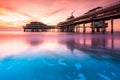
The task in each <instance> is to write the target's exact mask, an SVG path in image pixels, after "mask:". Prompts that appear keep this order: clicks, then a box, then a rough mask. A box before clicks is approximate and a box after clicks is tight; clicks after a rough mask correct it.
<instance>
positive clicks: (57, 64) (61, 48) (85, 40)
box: [0, 33, 120, 80]
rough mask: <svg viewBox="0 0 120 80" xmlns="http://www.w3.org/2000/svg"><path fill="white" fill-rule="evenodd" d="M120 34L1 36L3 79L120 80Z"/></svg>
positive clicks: (0, 75)
mask: <svg viewBox="0 0 120 80" xmlns="http://www.w3.org/2000/svg"><path fill="white" fill-rule="evenodd" d="M119 36H120V34H115V35H113V36H112V35H110V34H106V35H102V34H97V35H95V34H94V35H91V34H86V35H83V34H77V33H32V34H31V33H16V34H12V33H6V34H3V33H2V34H0V80H120V77H119V76H120V37H119Z"/></svg>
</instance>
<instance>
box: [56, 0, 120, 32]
mask: <svg viewBox="0 0 120 80" xmlns="http://www.w3.org/2000/svg"><path fill="white" fill-rule="evenodd" d="M119 18H120V1H118V2H116V3H114V4H112V5H111V6H108V7H105V8H102V7H101V6H100V7H96V8H94V9H91V10H89V11H88V12H86V13H85V14H83V15H81V16H79V17H76V18H75V17H74V16H73V13H72V15H71V16H70V17H69V18H67V20H66V21H64V22H60V23H58V24H57V26H58V28H59V29H60V31H62V32H74V31H75V30H76V31H77V29H78V27H79V25H81V24H82V25H83V27H82V28H83V33H85V32H86V28H87V27H86V24H87V23H91V25H90V27H89V28H91V32H92V33H94V32H100V31H101V32H103V33H104V32H106V28H107V27H108V23H107V22H106V21H108V20H111V33H113V31H114V29H113V28H114V26H113V25H114V22H113V21H114V19H119Z"/></svg>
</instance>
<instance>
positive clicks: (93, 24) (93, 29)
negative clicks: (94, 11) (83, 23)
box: [92, 20, 95, 33]
mask: <svg viewBox="0 0 120 80" xmlns="http://www.w3.org/2000/svg"><path fill="white" fill-rule="evenodd" d="M94 32H95V21H94V20H93V22H92V33H94Z"/></svg>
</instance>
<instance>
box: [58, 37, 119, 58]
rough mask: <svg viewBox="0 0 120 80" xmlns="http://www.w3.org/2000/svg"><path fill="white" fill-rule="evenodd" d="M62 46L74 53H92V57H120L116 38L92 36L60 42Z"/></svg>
mask: <svg viewBox="0 0 120 80" xmlns="http://www.w3.org/2000/svg"><path fill="white" fill-rule="evenodd" d="M60 43H61V44H64V45H66V47H67V48H68V49H70V50H71V51H72V52H73V51H74V50H75V49H77V50H80V51H84V52H86V53H90V54H92V55H99V56H102V55H103V56H104V55H110V56H116V57H117V56H118V55H119V56H120V54H119V52H120V49H117V48H115V47H114V45H115V44H114V37H112V36H111V37H107V36H99V37H97V36H92V37H85V36H84V37H80V38H79V39H78V37H77V39H76V37H75V38H71V39H67V38H66V39H64V40H62V41H60Z"/></svg>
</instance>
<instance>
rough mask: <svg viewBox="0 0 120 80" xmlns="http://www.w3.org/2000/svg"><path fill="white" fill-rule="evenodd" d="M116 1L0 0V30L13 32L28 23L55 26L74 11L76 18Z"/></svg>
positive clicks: (118, 21)
mask: <svg viewBox="0 0 120 80" xmlns="http://www.w3.org/2000/svg"><path fill="white" fill-rule="evenodd" d="M116 1H120V0H0V29H1V30H4V29H9V30H12V29H14V30H15V29H18V28H22V26H23V25H25V24H26V23H28V22H30V21H40V22H44V23H46V24H49V25H56V24H57V23H58V22H61V21H65V20H66V18H67V17H69V16H70V14H71V12H72V11H74V10H75V13H74V15H75V16H76V17H77V16H80V15H82V14H84V13H85V12H87V11H88V10H90V9H92V8H94V7H97V6H105V5H110V4H111V3H113V2H116ZM116 25H117V27H118V26H119V25H120V20H116ZM119 27H120V26H119Z"/></svg>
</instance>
